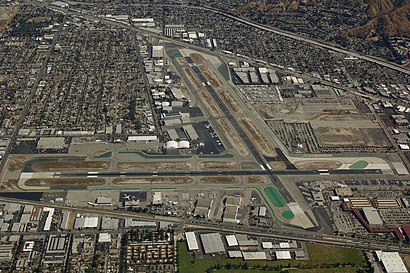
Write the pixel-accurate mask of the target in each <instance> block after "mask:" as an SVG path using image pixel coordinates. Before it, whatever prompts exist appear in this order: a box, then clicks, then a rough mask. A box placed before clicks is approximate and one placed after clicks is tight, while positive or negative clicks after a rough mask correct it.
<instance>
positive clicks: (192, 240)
mask: <svg viewBox="0 0 410 273" xmlns="http://www.w3.org/2000/svg"><path fill="white" fill-rule="evenodd" d="M185 238H186V241H187V244H188V249H189V250H198V249H199V246H198V241H197V240H196V236H195V233H194V232H192V231H191V232H185Z"/></svg>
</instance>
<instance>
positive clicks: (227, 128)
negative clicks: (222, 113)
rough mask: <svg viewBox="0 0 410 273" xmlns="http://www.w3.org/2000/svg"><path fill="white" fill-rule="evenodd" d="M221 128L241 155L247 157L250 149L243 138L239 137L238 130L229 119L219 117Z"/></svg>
mask: <svg viewBox="0 0 410 273" xmlns="http://www.w3.org/2000/svg"><path fill="white" fill-rule="evenodd" d="M218 122H219V124H220V128H221V129H222V131H223V133H224V135H225V136H226V137H228V140H229V142H230V143H231V144H232V146H234V148H235V150H236V151H237V152H238V153H239V155H241V156H243V157H245V156H248V155H249V151H248V149H247V148H246V147H245V145H244V144H243V142H242V140H241V139H240V138H239V136H238V134H237V133H236V131H235V130H234V129H233V128H232V126H231V124H230V123H229V122H228V120H227V119H219V120H218Z"/></svg>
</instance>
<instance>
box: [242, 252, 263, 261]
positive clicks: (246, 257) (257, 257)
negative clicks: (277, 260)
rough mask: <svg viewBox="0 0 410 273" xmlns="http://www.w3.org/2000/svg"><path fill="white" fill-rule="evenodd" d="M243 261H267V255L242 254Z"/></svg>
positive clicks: (260, 253) (258, 253)
mask: <svg viewBox="0 0 410 273" xmlns="http://www.w3.org/2000/svg"><path fill="white" fill-rule="evenodd" d="M242 256H243V259H244V260H245V261H247V260H266V253H265V252H263V251H254V252H242Z"/></svg>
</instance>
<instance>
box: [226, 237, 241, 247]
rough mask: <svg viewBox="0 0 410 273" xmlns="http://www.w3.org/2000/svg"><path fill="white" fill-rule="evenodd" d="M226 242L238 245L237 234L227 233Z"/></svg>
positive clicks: (229, 244)
mask: <svg viewBox="0 0 410 273" xmlns="http://www.w3.org/2000/svg"><path fill="white" fill-rule="evenodd" d="M225 238H226V242H227V243H228V246H238V245H239V244H238V240H236V236H235V235H226V237H225Z"/></svg>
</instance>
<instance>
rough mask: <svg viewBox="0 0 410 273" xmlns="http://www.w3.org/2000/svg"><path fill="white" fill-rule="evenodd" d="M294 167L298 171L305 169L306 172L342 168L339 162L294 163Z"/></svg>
mask: <svg viewBox="0 0 410 273" xmlns="http://www.w3.org/2000/svg"><path fill="white" fill-rule="evenodd" d="M294 165H295V166H296V167H297V168H298V169H306V170H319V169H327V170H333V169H337V168H340V167H341V166H342V162H339V161H320V159H318V161H297V162H294Z"/></svg>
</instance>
